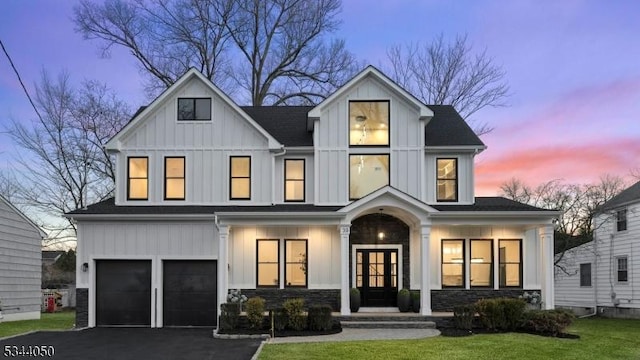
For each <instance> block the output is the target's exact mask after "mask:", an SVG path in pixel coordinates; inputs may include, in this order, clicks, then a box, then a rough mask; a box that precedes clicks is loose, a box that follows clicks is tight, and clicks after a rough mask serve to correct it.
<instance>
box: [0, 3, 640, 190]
mask: <svg viewBox="0 0 640 360" xmlns="http://www.w3.org/2000/svg"><path fill="white" fill-rule="evenodd" d="M75 4H76V2H75V1H54V0H48V1H46V0H38V1H36V0H5V1H2V2H0V39H1V40H2V42H3V43H4V45H5V47H6V48H7V51H8V52H9V54H10V55H11V56H12V58H13V60H14V62H15V64H16V66H17V67H18V69H19V71H20V73H21V75H22V78H23V80H24V81H25V83H26V85H27V87H28V88H29V90H30V91H31V92H33V89H34V83H35V82H36V81H38V80H39V78H40V72H41V71H42V69H46V70H47V71H48V72H49V73H50V74H51V75H53V76H55V75H57V74H58V73H59V72H60V71H62V70H67V71H68V72H69V73H70V75H71V80H72V81H74V82H80V81H82V80H83V79H98V80H101V81H104V82H106V83H107V84H108V85H109V86H110V87H111V88H112V89H113V90H115V91H117V92H118V94H119V95H120V96H121V98H123V99H124V100H126V101H127V102H128V103H129V104H130V106H131V108H132V109H135V108H137V107H138V106H139V105H142V104H145V103H146V102H148V99H146V98H145V96H144V93H143V84H142V80H141V77H140V75H139V73H138V71H137V67H136V66H137V65H136V63H135V62H134V59H133V58H132V57H131V56H130V55H129V54H127V52H126V51H123V50H120V49H117V48H116V49H114V51H112V53H111V56H110V57H109V58H102V57H101V56H100V54H99V50H98V43H97V42H96V41H89V40H83V39H82V37H81V35H79V34H77V33H75V32H74V29H73V27H74V25H73V23H72V21H71V20H70V18H71V16H72V9H73V6H74V5H75ZM638 14H640V2H638V1H635V0H628V1H627V0H618V1H612V2H607V1H597V0H592V1H586V0H585V1H581V0H563V1H556V0H532V1H524V0H523V1H507V0H495V1H484V0H468V1H442V0H433V1H426V0H425V1H418V0H397V1H392V0H388V1H375V2H374V1H370V0H343V11H342V13H341V15H340V18H341V20H342V25H341V26H340V28H339V30H338V31H337V32H336V34H335V35H336V36H337V37H340V38H344V39H345V40H346V43H347V47H348V48H349V49H350V50H351V51H353V52H354V53H355V54H356V56H357V57H358V58H359V59H360V60H361V61H363V62H366V63H370V64H373V65H376V66H378V67H380V68H381V69H383V70H384V68H385V67H386V66H387V62H386V55H385V51H386V49H387V47H388V46H390V45H392V44H395V43H406V42H417V41H421V40H428V41H430V40H431V39H433V38H434V37H435V36H437V35H439V34H441V33H442V34H443V35H444V37H445V38H446V39H452V38H455V36H456V34H465V33H466V34H467V35H468V40H469V42H470V43H471V44H472V45H473V46H474V49H476V50H479V51H481V50H483V49H485V48H486V51H487V54H488V55H489V56H491V57H492V58H493V60H494V63H495V64H498V65H500V66H502V67H503V69H504V70H505V72H506V80H507V82H508V83H509V86H510V93H511V96H510V97H509V98H508V100H507V102H508V106H506V107H500V108H486V109H483V110H482V111H480V112H478V113H476V114H474V115H473V118H474V119H476V120H478V121H481V122H487V123H488V124H489V125H491V126H493V127H495V130H494V131H493V132H491V133H490V134H487V135H484V136H483V137H482V140H483V141H484V142H485V144H487V146H488V149H487V150H486V151H484V152H483V153H482V154H480V155H479V156H478V157H477V158H476V194H477V195H483V196H487V195H496V194H498V192H499V186H500V184H502V183H503V182H505V181H507V180H509V179H510V178H512V177H517V178H520V179H521V180H523V181H525V182H526V183H529V184H531V185H536V184H538V183H540V182H543V181H547V180H552V179H563V180H564V181H566V182H571V183H587V182H593V181H596V180H597V179H598V177H599V176H601V175H603V174H605V173H609V174H613V175H619V176H622V177H625V178H626V180H627V181H628V182H631V181H632V178H631V177H630V175H629V174H630V171H631V170H632V169H637V168H640V115H639V114H640V41H639V40H638V39H640V21H639V18H638ZM0 55H1V56H0V129H2V130H0V169H7V168H12V167H14V166H16V165H15V160H14V159H15V154H16V148H15V146H14V144H12V143H11V140H10V138H8V137H7V136H6V134H3V133H2V132H1V131H3V130H4V128H5V127H6V125H7V124H9V123H10V120H11V119H17V120H18V121H25V122H26V121H29V120H31V119H34V118H35V113H34V112H33V110H32V109H31V107H30V105H29V103H28V101H27V99H26V97H25V95H24V93H23V92H22V90H21V88H20V85H19V83H18V81H17V79H16V77H15V75H14V73H13V70H12V69H11V68H10V65H9V62H8V61H7V59H6V57H5V56H4V54H0Z"/></svg>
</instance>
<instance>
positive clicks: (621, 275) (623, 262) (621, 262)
mask: <svg viewBox="0 0 640 360" xmlns="http://www.w3.org/2000/svg"><path fill="white" fill-rule="evenodd" d="M616 263H617V264H618V273H617V276H616V279H617V281H618V282H627V280H628V277H627V276H628V274H629V273H628V271H627V269H628V268H627V257H626V256H620V257H617V258H616Z"/></svg>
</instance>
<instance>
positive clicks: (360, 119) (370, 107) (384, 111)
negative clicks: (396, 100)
mask: <svg viewBox="0 0 640 360" xmlns="http://www.w3.org/2000/svg"><path fill="white" fill-rule="evenodd" d="M349 145H350V146H389V101H388V100H385V101H350V102H349Z"/></svg>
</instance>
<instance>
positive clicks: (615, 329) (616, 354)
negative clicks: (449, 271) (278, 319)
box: [260, 318, 640, 360]
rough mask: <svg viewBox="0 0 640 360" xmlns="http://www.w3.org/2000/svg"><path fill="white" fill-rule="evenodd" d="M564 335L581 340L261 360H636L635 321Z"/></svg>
mask: <svg viewBox="0 0 640 360" xmlns="http://www.w3.org/2000/svg"><path fill="white" fill-rule="evenodd" d="M398 331H402V330H398ZM568 332H569V333H572V334H578V335H580V339H559V338H550V337H543V336H537V335H530V334H521V333H509V334H491V335H473V336H469V337H455V338H447V337H441V336H438V337H434V338H428V339H422V340H384V341H354V342H326V343H303V344H268V345H266V346H264V348H263V349H262V353H261V354H260V359H262V360H269V359H384V360H389V359H426V358H432V359H576V360H578V359H579V360H585V359H594V360H596V359H598V360H599V359H640V320H617V319H616V320H614V319H601V318H589V319H579V320H576V321H575V323H574V324H573V325H572V326H571V327H570V328H569V329H568Z"/></svg>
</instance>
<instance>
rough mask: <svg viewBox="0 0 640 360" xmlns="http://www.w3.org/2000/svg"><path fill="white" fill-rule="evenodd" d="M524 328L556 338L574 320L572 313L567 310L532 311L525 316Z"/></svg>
mask: <svg viewBox="0 0 640 360" xmlns="http://www.w3.org/2000/svg"><path fill="white" fill-rule="evenodd" d="M525 317H526V318H525V321H524V328H525V329H526V330H528V331H533V332H537V333H542V334H548V335H552V336H558V334H560V333H562V332H563V331H564V330H565V329H566V328H567V327H568V326H569V325H571V323H572V322H573V320H574V319H575V316H574V315H573V313H571V312H570V311H567V310H560V309H557V310H533V311H528V312H527V313H526V315H525Z"/></svg>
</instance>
